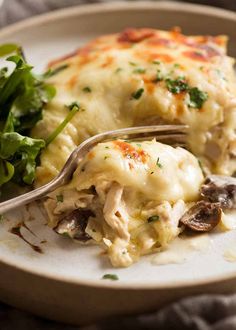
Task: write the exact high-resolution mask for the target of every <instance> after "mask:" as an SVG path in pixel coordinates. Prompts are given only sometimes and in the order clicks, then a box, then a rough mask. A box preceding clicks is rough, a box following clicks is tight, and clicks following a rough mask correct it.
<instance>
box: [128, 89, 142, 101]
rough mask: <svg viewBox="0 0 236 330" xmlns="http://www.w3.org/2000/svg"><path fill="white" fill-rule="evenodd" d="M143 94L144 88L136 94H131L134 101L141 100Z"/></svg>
mask: <svg viewBox="0 0 236 330" xmlns="http://www.w3.org/2000/svg"><path fill="white" fill-rule="evenodd" d="M143 92H144V89H143V88H139V89H138V90H137V91H136V92H134V93H132V94H131V97H132V99H135V100H138V99H140V97H141V96H142V94H143Z"/></svg>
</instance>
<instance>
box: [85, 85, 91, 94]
mask: <svg viewBox="0 0 236 330" xmlns="http://www.w3.org/2000/svg"><path fill="white" fill-rule="evenodd" d="M83 92H85V93H91V92H92V89H91V88H90V87H89V86H86V87H84V88H83Z"/></svg>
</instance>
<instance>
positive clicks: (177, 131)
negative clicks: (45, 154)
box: [0, 125, 188, 214]
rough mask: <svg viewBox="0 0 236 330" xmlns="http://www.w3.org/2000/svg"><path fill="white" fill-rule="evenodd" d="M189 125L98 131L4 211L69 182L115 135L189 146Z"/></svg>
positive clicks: (3, 210) (2, 209) (0, 211)
mask: <svg viewBox="0 0 236 330" xmlns="http://www.w3.org/2000/svg"><path fill="white" fill-rule="evenodd" d="M187 129H188V126H186V125H154V126H139V127H131V128H122V129H117V130H114V131H107V132H105V133H101V134H97V135H94V136H93V137H91V138H88V139H87V140H85V141H84V142H82V143H81V144H80V145H79V146H78V147H77V148H75V150H74V151H73V152H72V153H71V155H70V157H69V158H68V160H67V162H66V163H65V165H64V167H63V168H62V170H61V171H60V173H59V174H58V175H57V176H56V177H55V178H54V179H53V180H52V181H50V182H49V183H47V184H46V185H44V186H42V187H39V188H37V189H35V190H32V191H30V192H28V193H25V194H23V195H20V196H18V197H15V198H11V199H9V200H7V201H5V202H2V203H0V214H4V213H6V212H7V211H10V210H12V209H14V208H17V207H20V206H23V205H26V204H29V203H31V202H33V201H35V200H38V199H41V198H42V197H45V196H46V195H47V194H49V193H50V192H52V191H54V190H56V189H57V188H59V187H61V186H63V185H65V184H66V183H68V182H69V181H70V179H71V178H72V175H73V173H74V171H75V170H76V168H77V166H78V163H79V162H80V161H81V160H82V159H83V158H84V156H85V155H86V154H87V153H88V151H89V150H90V149H91V148H93V147H94V146H95V145H96V144H98V143H101V142H107V141H111V140H114V139H125V140H127V139H130V138H131V139H132V141H144V140H149V139H153V138H156V139H157V141H161V142H164V143H166V144H169V145H172V146H185V140H186V134H187Z"/></svg>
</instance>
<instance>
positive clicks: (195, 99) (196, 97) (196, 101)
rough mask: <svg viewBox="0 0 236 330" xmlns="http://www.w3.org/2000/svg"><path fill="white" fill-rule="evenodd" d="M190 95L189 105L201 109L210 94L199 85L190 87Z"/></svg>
mask: <svg viewBox="0 0 236 330" xmlns="http://www.w3.org/2000/svg"><path fill="white" fill-rule="evenodd" d="M189 97H190V102H189V106H190V107H191V108H197V109H201V107H202V105H203V103H204V102H205V101H206V100H207V99H208V94H207V93H206V92H203V91H201V90H200V89H198V88H197V87H193V88H190V89H189Z"/></svg>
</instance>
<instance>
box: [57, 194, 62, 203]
mask: <svg viewBox="0 0 236 330" xmlns="http://www.w3.org/2000/svg"><path fill="white" fill-rule="evenodd" d="M56 199H57V202H58V203H62V202H63V201H64V197H63V195H56Z"/></svg>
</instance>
